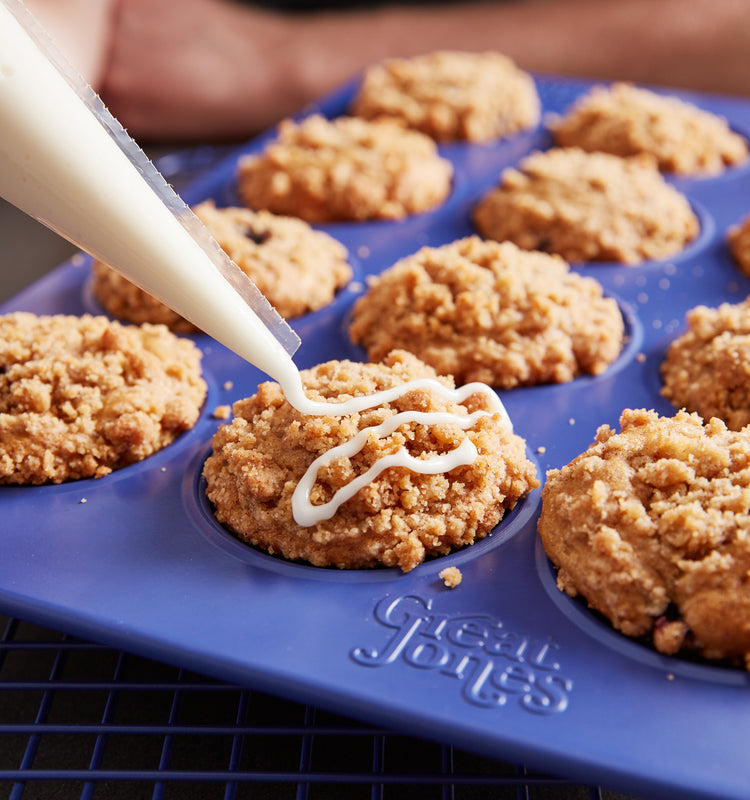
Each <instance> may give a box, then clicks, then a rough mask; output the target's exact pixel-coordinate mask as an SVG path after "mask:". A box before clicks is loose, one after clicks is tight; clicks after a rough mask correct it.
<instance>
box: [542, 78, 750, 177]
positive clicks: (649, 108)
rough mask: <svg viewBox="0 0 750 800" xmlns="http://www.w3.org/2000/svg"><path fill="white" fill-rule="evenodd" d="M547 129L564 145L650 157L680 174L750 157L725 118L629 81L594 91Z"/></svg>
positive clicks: (711, 170) (714, 170)
mask: <svg viewBox="0 0 750 800" xmlns="http://www.w3.org/2000/svg"><path fill="white" fill-rule="evenodd" d="M549 127H550V130H551V131H552V135H553V138H554V140H555V143H556V144H557V145H559V146H560V147H580V148H581V149H583V150H588V151H595V150H600V151H602V152H605V153H612V154H613V155H617V156H633V155H637V154H639V153H649V154H651V155H652V156H654V157H655V158H656V159H657V162H658V165H659V169H661V170H663V171H665V172H674V173H678V174H682V175H716V174H718V173H720V172H723V171H724V170H725V169H726V168H727V167H728V166H734V165H736V164H742V163H743V162H745V161H747V158H748V148H747V141H746V140H745V139H744V138H743V137H742V136H740V135H739V134H737V133H735V132H734V131H732V130H731V128H730V127H729V125H728V124H727V121H726V120H725V119H724V118H722V117H719V116H717V115H716V114H712V113H711V112H709V111H704V110H703V109H700V108H698V107H697V106H695V105H693V104H692V103H688V102H686V101H684V100H680V99H679V98H677V97H671V96H669V95H660V94H657V93H656V92H653V91H651V90H648V89H642V88H638V87H636V86H633V85H632V84H628V83H615V84H612V85H611V86H595V87H593V88H592V89H591V90H590V91H589V92H588V93H587V94H585V95H584V96H583V97H581V98H580V99H579V100H578V101H576V102H575V103H574V104H573V106H572V107H571V108H570V109H568V110H567V111H566V112H565V113H564V114H563V115H562V116H561V117H559V118H557V119H553V120H552V121H551V122H550V125H549Z"/></svg>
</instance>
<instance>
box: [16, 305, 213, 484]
mask: <svg viewBox="0 0 750 800" xmlns="http://www.w3.org/2000/svg"><path fill="white" fill-rule="evenodd" d="M200 360H201V353H200V351H199V350H198V348H197V347H196V346H195V345H194V344H193V343H192V342H190V341H189V340H186V339H180V338H178V337H177V336H175V335H174V334H172V333H170V332H169V331H168V330H167V328H165V327H164V326H163V325H144V326H142V327H136V326H124V325H121V324H120V323H119V322H112V321H110V320H108V319H107V318H106V317H92V316H88V315H86V316H83V317H73V316H63V315H58V316H51V317H44V316H42V317H38V316H36V315H34V314H29V313H15V314H8V315H6V316H3V317H0V441H2V443H3V447H2V451H0V483H19V484H26V483H30V484H41V483H60V482H62V481H69V480H76V479H79V478H92V477H95V478H98V477H101V476H102V475H106V474H107V473H109V472H112V470H115V469H119V468H120V467H124V466H126V465H127V464H132V463H133V462H136V461H141V460H142V459H144V458H147V457H148V456H150V455H151V454H153V453H155V452H157V451H158V450H161V449H162V448H163V447H165V446H166V445H168V444H169V443H170V442H172V441H174V440H175V439H176V438H177V436H179V435H180V434H181V433H182V432H183V431H186V430H188V429H189V428H191V427H192V426H193V425H194V424H195V422H196V421H197V419H198V416H199V413H200V409H201V405H202V404H203V401H204V399H205V396H206V384H205V382H204V381H203V378H202V377H201V370H200Z"/></svg>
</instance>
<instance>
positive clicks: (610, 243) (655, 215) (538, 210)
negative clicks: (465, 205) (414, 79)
mask: <svg viewBox="0 0 750 800" xmlns="http://www.w3.org/2000/svg"><path fill="white" fill-rule="evenodd" d="M474 224H475V225H476V227H477V230H478V231H479V232H480V233H481V234H482V235H484V236H486V237H488V238H490V239H497V240H498V241H503V240H506V239H507V240H510V241H512V242H515V243H516V244H517V245H518V246H519V247H522V248H524V249H525V250H542V251H545V252H549V253H557V254H558V255H561V256H562V257H563V258H564V259H565V260H566V261H574V262H580V261H619V262H621V263H623V264H638V263H640V262H641V261H644V260H646V259H659V258H667V257H669V256H672V255H674V254H676V253H678V252H680V250H682V249H683V248H684V247H685V246H686V245H687V244H689V243H690V242H691V241H692V240H693V239H694V238H695V237H696V236H697V235H698V231H699V224H698V219H697V217H696V216H695V214H694V213H693V211H692V209H691V208H690V204H689V203H688V201H687V199H686V198H685V197H684V196H683V195H682V194H680V193H679V192H678V191H677V190H676V189H675V188H674V187H672V186H670V185H669V184H667V183H666V182H665V181H664V179H663V177H662V176H661V174H660V173H659V171H658V169H657V168H656V163H655V161H654V159H653V158H652V157H650V156H646V155H642V156H634V157H632V158H628V159H625V158H620V157H619V156H613V155H609V154H608V153H586V152H585V151H583V150H581V149H579V148H575V147H572V148H553V149H552V150H548V151H547V152H539V153H532V154H531V155H530V156H527V157H526V158H525V159H523V160H522V161H521V163H520V164H519V166H518V168H509V169H506V170H504V171H503V173H502V175H501V182H500V185H499V186H498V187H497V188H495V189H492V190H490V191H489V192H488V193H487V194H486V195H485V196H484V198H482V200H481V201H480V202H479V204H478V205H477V206H476V208H475V209H474Z"/></svg>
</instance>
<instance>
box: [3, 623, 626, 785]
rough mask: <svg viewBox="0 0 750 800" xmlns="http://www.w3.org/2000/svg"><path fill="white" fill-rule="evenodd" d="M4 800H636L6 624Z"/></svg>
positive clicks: (38, 630)
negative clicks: (114, 799) (287, 799)
mask: <svg viewBox="0 0 750 800" xmlns="http://www.w3.org/2000/svg"><path fill="white" fill-rule="evenodd" d="M0 631H2V638H1V639H0V797H2V798H9V800H21V799H22V798H23V800H45V798H66V799H67V798H81V800H84V799H85V800H99V799H100V798H117V800H130V798H152V800H162V799H166V798H179V800H190V799H191V798H201V800H210V799H211V798H223V799H224V800H235V799H237V800H239V798H253V799H254V800H264V799H265V798H273V800H284V799H285V798H294V800H319V799H320V798H326V800H328V799H329V798H336V800H338V799H339V798H341V800H347V799H348V798H362V799H363V800H364V799H365V798H369V800H376V799H380V800H389V799H390V798H409V800H412V799H413V800H421V799H422V798H425V799H427V798H429V799H430V800H432V798H435V800H437V799H438V798H439V799H440V800H463V799H465V798H471V800H482V799H483V798H492V800H502V799H503V798H515V799H516V800H518V798H526V799H527V800H547V799H548V798H549V799H551V798H555V800H584V799H587V800H594V799H596V800H615V798H622V795H617V794H615V793H612V792H607V791H603V790H602V789H600V788H598V787H594V786H583V785H580V784H574V783H571V782H570V781H566V780H562V779H558V778H554V777H551V776H547V775H542V774H538V773H533V772H530V771H528V770H526V769H525V768H524V767H523V766H518V765H513V764H506V763H503V762H499V761H494V760H491V759H485V758H481V757H477V756H473V755H470V754H468V753H465V752H462V751H459V750H458V749H456V748H453V747H450V746H445V745H438V744H434V743H430V742H426V741H422V740H419V739H414V738H410V737H405V736H402V735H399V734H398V733H397V732H395V731H389V730H380V729H377V728H373V727H369V726H367V725H362V724H360V723H357V722H354V721H352V720H349V719H346V718H344V717H341V716H338V715H333V714H330V713H327V712H324V711H322V710H320V709H317V708H314V707H312V706H308V705H301V704H298V703H294V702H290V701H287V700H282V699H279V698H277V697H271V696H269V695H267V694H263V693H260V692H255V691H251V690H250V689H247V688H243V687H240V686H235V685H231V684H226V683H222V682H220V681H215V680H213V679H210V678H206V677H204V676H201V675H197V674H195V673H192V672H188V671H186V670H183V669H178V668H175V667H171V666H167V665H164V664H161V663H158V662H156V661H152V660H149V659H146V658H141V657H139V656H135V655H132V654H129V653H126V652H122V651H119V650H113V649H111V648H108V647H105V646H102V645H99V644H94V643H92V642H87V641H83V640H80V639H77V638H74V637H71V636H68V635H65V634H60V633H56V632H54V631H51V630H48V629H46V628H41V627H39V626H36V625H32V624H31V623H28V622H24V621H21V620H18V619H14V618H10V617H6V616H2V615H0Z"/></svg>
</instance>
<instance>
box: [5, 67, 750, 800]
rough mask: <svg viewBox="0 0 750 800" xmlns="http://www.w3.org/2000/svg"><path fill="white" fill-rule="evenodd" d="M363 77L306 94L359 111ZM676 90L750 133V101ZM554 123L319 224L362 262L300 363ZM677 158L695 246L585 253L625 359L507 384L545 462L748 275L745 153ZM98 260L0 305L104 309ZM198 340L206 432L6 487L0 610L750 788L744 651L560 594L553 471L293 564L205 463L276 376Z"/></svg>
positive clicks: (626, 775)
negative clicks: (219, 437) (334, 558)
mask: <svg viewBox="0 0 750 800" xmlns="http://www.w3.org/2000/svg"><path fill="white" fill-rule="evenodd" d="M589 86H590V84H588V83H585V82H569V81H562V80H558V79H554V78H539V79H538V87H539V91H540V95H541V97H542V102H543V106H544V110H545V111H562V110H563V109H564V108H565V107H567V105H568V104H569V103H570V102H572V100H573V99H574V98H575V97H576V96H578V95H579V94H581V93H582V92H584V91H585V90H586V89H588V88H589ZM353 88H354V87H353V85H352V86H347V87H345V88H344V89H342V90H341V91H340V92H337V93H336V94H334V95H332V96H331V97H329V98H326V99H325V101H323V102H321V104H319V105H316V106H314V107H311V108H309V109H306V110H305V112H304V113H309V112H311V111H319V110H322V111H323V112H324V113H326V114H328V115H329V116H335V115H337V114H340V113H345V110H346V107H347V103H348V102H349V100H350V98H351V94H352V92H353ZM672 94H678V93H677V92H672ZM679 94H680V96H682V97H683V98H685V99H689V100H691V101H692V102H695V103H696V104H698V105H700V106H702V107H704V108H707V109H708V110H711V111H714V112H716V113H719V114H722V115H723V116H726V117H727V118H728V119H729V120H730V122H731V123H732V125H733V126H734V127H735V128H736V129H737V130H738V131H740V132H742V133H746V132H747V131H750V103H748V102H745V101H739V100H733V99H728V98H721V97H714V96H706V95H687V94H685V93H679ZM272 136H273V131H270V132H269V133H268V134H267V135H265V136H263V137H260V138H259V139H257V140H255V141H253V142H252V143H250V144H248V145H247V147H245V148H242V152H243V153H244V152H250V151H255V150H258V149H260V148H261V147H262V146H263V144H264V142H265V141H267V140H268V139H269V138H271V137H272ZM549 145H550V138H549V135H548V133H547V132H546V131H545V129H544V127H543V126H541V127H540V128H538V129H537V130H535V131H532V132H529V133H524V134H520V135H516V136H513V137H512V138H510V139H507V140H502V141H498V142H494V143H491V144H487V145H466V144H454V145H447V146H443V147H442V148H441V151H442V153H443V154H444V155H445V156H446V157H448V158H450V159H451V160H452V161H453V163H454V165H455V170H456V172H455V185H454V190H453V192H452V195H451V197H450V198H449V199H448V201H447V202H446V203H445V204H444V205H443V206H442V207H440V208H439V209H438V210H436V211H434V212H433V213H429V214H424V215H420V216H416V217H412V218H409V219H406V220H404V221H402V222H396V223H394V222H377V223H367V224H362V223H357V224H337V225H328V226H325V230H327V231H328V232H329V233H331V234H332V235H333V236H335V237H336V238H338V239H340V240H341V241H342V242H343V243H344V244H345V245H346V246H347V247H348V248H349V251H350V254H351V260H352V264H353V267H354V271H355V276H354V280H353V281H352V283H351V284H350V285H349V286H348V287H347V288H345V289H344V290H342V292H341V293H340V294H339V295H338V296H337V298H336V299H335V300H334V302H333V303H332V304H331V305H330V306H329V307H327V308H326V309H324V310H322V311H320V312H316V313H314V314H311V315H308V316H306V317H303V318H301V319H299V320H297V321H295V322H294V323H293V327H294V328H295V330H296V331H297V332H298V334H299V335H300V337H301V338H302V346H301V347H300V350H299V351H298V353H297V355H296V357H295V362H296V363H297V365H298V366H299V367H301V368H303V367H307V366H311V365H313V364H315V363H318V362H320V361H324V360H328V359H330V358H355V359H362V358H364V356H363V353H362V352H361V351H359V350H358V348H356V347H354V346H353V345H351V343H349V341H348V338H347V334H346V328H347V319H348V314H349V312H350V309H351V305H352V303H353V301H354V299H355V298H356V296H358V294H360V293H361V292H362V291H363V290H364V279H365V277H366V276H367V275H368V274H372V273H377V272H379V271H381V270H382V269H384V268H386V267H388V266H390V265H391V264H392V263H393V262H394V261H395V260H396V259H397V258H399V257H401V256H404V255H407V254H409V253H412V252H414V251H415V250H417V249H418V248H419V247H420V246H422V245H425V244H432V245H437V244H442V243H445V242H449V241H452V240H454V239H456V238H459V237H462V236H465V235H469V234H471V233H473V230H472V227H471V223H470V213H471V209H472V208H473V206H474V204H475V203H476V202H477V200H478V199H479V198H480V197H481V196H482V195H483V193H484V192H485V191H486V190H487V189H488V188H490V187H491V186H494V185H495V184H496V183H497V181H498V177H499V173H500V171H501V169H502V168H503V167H505V166H508V165H512V164H514V163H516V162H517V161H518V160H519V159H520V158H521V157H522V156H523V155H525V154H527V153H528V152H530V151H532V150H534V149H541V148H545V147H548V146H549ZM239 155H240V153H239V152H238V153H234V154H232V155H230V156H229V157H227V158H226V159H225V160H223V161H222V162H221V163H220V164H219V165H218V166H216V167H215V168H213V169H211V170H210V172H209V173H207V174H206V175H204V176H202V177H201V178H199V179H197V180H195V181H194V182H192V183H191V184H190V186H189V187H188V188H187V189H186V190H185V191H184V192H183V197H184V199H185V200H186V201H187V202H188V203H195V202H198V201H200V200H203V199H206V198H208V197H212V198H214V199H216V201H217V203H218V204H219V205H228V204H234V203H238V199H237V195H236V192H235V188H234V171H235V165H236V160H237V158H238V157H239ZM670 180H672V182H673V183H674V184H675V185H677V186H678V188H679V189H680V190H681V191H683V192H684V193H685V194H686V195H687V196H688V198H689V199H690V201H691V202H692V203H693V205H694V208H695V209H696V211H697V213H698V214H699V217H700V220H701V226H702V230H701V234H700V236H699V237H698V239H697V240H696V241H695V242H694V243H693V244H691V245H690V247H688V248H687V249H686V250H685V251H684V252H683V253H681V254H680V255H679V256H678V257H676V258H674V259H670V260H669V261H665V262H649V263H645V264H643V265H640V266H637V267H624V266H619V265H616V264H590V265H574V268H575V269H581V270H582V271H584V272H585V273H586V274H588V275H592V276H594V277H596V278H597V279H598V280H599V281H600V282H601V283H602V285H603V286H604V289H605V291H606V293H607V294H609V295H611V296H614V297H615V298H616V299H617V300H618V301H619V303H620V307H621V309H622V312H623V315H624V317H625V320H626V324H627V327H628V334H629V338H628V342H627V344H626V346H625V348H624V350H623V352H622V353H621V355H620V357H619V359H618V360H617V362H616V363H615V364H614V365H613V366H612V367H611V368H610V369H609V370H608V371H607V372H606V373H605V374H603V375H601V376H599V377H596V378H582V379H578V380H576V381H574V382H572V383H570V384H566V385H561V386H540V387H533V388H528V389H520V390H514V391H510V392H504V393H503V394H502V400H503V402H504V403H505V405H506V407H507V409H508V412H509V413H510V416H511V418H512V420H513V422H514V426H515V430H516V432H517V433H519V434H520V435H521V436H523V437H524V438H525V439H526V441H527V444H528V452H529V455H530V457H531V458H532V459H533V460H535V462H536V464H537V467H538V470H539V474H540V476H541V477H543V476H544V472H545V470H546V469H547V468H549V467H558V466H561V465H563V464H565V463H566V462H568V461H569V460H571V459H572V458H573V457H574V456H576V455H577V454H578V453H580V452H581V451H582V450H583V449H585V448H586V447H587V446H588V445H589V444H590V442H591V441H592V439H593V436H594V433H595V431H596V428H597V427H598V426H599V425H601V424H603V423H609V424H610V425H612V426H614V427H617V425H618V418H619V415H620V412H621V411H622V409H624V408H627V407H648V408H655V409H657V410H658V411H660V412H662V413H664V414H672V413H673V412H674V409H673V408H672V407H671V406H670V405H669V403H668V402H667V401H665V400H664V399H663V398H661V397H660V396H659V389H660V380H659V365H660V363H661V360H662V358H663V355H664V351H665V348H666V347H667V345H668V344H669V342H670V341H671V340H672V339H673V338H674V337H675V336H677V335H679V333H680V332H681V331H682V330H683V326H684V316H685V312H686V311H687V310H688V309H690V308H692V307H693V306H694V305H697V304H699V303H705V304H707V305H717V304H718V303H720V302H722V301H731V302H737V301H739V300H740V299H742V298H744V297H745V296H746V295H747V293H748V289H749V287H750V283H749V282H748V280H747V279H746V278H744V277H743V276H742V275H741V274H740V273H739V271H738V270H737V268H736V266H735V265H734V263H733V262H732V260H731V258H730V256H729V253H728V250H727V248H726V244H725V234H726V230H727V228H728V227H729V226H730V225H732V224H735V223H737V222H738V221H740V219H741V218H742V217H743V216H744V215H745V214H746V213H747V212H750V168H748V167H747V166H743V167H740V168H736V169H731V170H729V171H728V172H727V173H725V174H724V175H722V176H720V177H715V178H702V179H684V178H683V179H677V178H674V179H670ZM89 268H90V260H89V259H88V257H84V256H77V257H75V258H74V259H72V260H71V261H69V262H66V263H65V264H63V265H61V266H60V267H58V268H57V269H56V270H54V271H53V272H52V273H50V274H49V275H48V276H47V277H45V278H44V279H42V280H40V281H39V282H38V283H36V284H35V285H33V286H32V287H30V288H29V289H27V290H26V291H24V292H22V293H21V294H20V295H18V296H17V297H15V298H14V299H13V300H11V301H10V302H8V303H6V304H5V305H4V306H3V307H2V309H1V310H2V311H3V312H4V313H7V312H8V311H11V310H29V311H34V312H37V313H40V314H51V313H73V314H79V313H83V312H94V313H100V309H99V308H98V307H97V305H96V303H95V301H94V300H93V299H92V297H91V295H90V292H89V288H88V279H89ZM194 339H195V341H196V342H197V343H198V345H199V346H200V347H201V349H202V351H203V353H204V370H205V377H206V380H207V381H208V384H209V395H208V399H207V402H206V406H205V408H204V410H203V414H202V417H201V419H200V421H199V423H198V424H197V425H196V427H195V428H194V429H193V430H191V431H190V432H188V433H187V434H185V435H184V436H182V437H181V438H180V439H179V440H178V441H177V442H175V443H174V444H172V445H171V446H169V447H168V448H166V449H165V450H163V451H162V452H160V453H159V454H157V455H155V456H153V457H151V458H150V459H148V461H146V462H143V463H140V464H137V465H134V466H131V467H128V468H126V469H123V470H121V471H119V472H116V473H113V474H111V475H109V476H107V477H105V478H103V479H100V480H96V481H93V480H90V481H80V482H77V483H69V484H63V485H60V486H42V487H22V488H19V487H0V519H2V542H3V544H2V554H3V557H2V559H0V610H2V611H3V612H5V613H8V614H13V615H15V616H19V617H22V618H25V619H28V620H30V621H33V622H38V623H39V624H43V625H47V626H49V627H54V628H57V629H61V630H65V631H68V632H71V633H73V634H76V635H79V636H83V637H86V638H89V639H93V640H97V641H101V642H103V643H105V644H109V645H113V646H116V647H119V648H123V649H127V650H130V651H133V652H136V653H140V654H143V655H146V656H148V657H151V658H155V659H159V660H162V661H165V662H169V663H173V664H178V665H183V666H185V667H188V668H190V669H193V670H197V671H200V672H204V673H206V674H209V675H213V676H216V677H219V678H222V679H224V680H229V681H236V682H237V683H240V684H246V685H249V686H251V687H254V688H257V689H259V690H263V691H267V692H271V693H275V694H278V695H281V696H285V697H289V698H291V699H295V700H298V701H302V702H312V703H315V704H317V705H319V706H322V707H327V708H330V709H332V710H334V711H338V712H341V713H345V714H347V715H349V716H353V717H359V718H362V719H365V720H368V721H371V722H374V723H377V724H382V725H387V726H392V727H394V728H396V729H399V730H403V731H404V732H407V733H411V734H415V735H419V736H422V737H426V738H432V739H436V740H440V741H445V742H450V743H452V744H455V745H457V746H459V747H463V748H465V749H467V750H472V751H475V752H477V753H480V754H483V755H488V756H495V757H498V758H502V759H505V760H511V761H524V762H525V763H527V764H528V765H530V766H533V767H536V768H538V769H541V770H545V771H547V772H551V773H557V774H561V775H566V776H570V777H571V778H578V779H583V780H585V781H587V782H592V783H594V782H595V783H601V784H604V785H606V786H609V787H612V788H618V789H620V790H622V791H625V792H629V793H632V794H639V795H642V796H648V797H663V798H672V797H675V796H679V797H684V798H698V797H706V798H707V797H711V798H736V799H737V800H740V798H745V797H746V796H747V786H746V784H747V780H746V779H747V777H748V766H747V744H746V742H747V740H748V736H749V735H750V686H749V685H748V684H749V683H750V679H749V678H748V675H747V673H745V672H743V671H740V670H731V669H725V668H721V667H715V666H705V665H702V664H696V663H690V662H687V661H682V660H679V659H675V658H668V657H664V656H661V655H659V654H657V653H656V652H654V651H653V650H651V649H649V648H647V647H645V646H643V645H641V644H639V643H637V642H634V641H630V640H628V639H626V638H624V637H623V636H621V635H620V634H618V633H616V632H615V631H613V630H612V629H611V628H610V627H609V626H608V625H606V624H605V623H603V622H601V621H600V620H599V619H598V618H596V617H594V616H593V615H592V614H591V613H590V612H589V611H588V610H587V609H586V608H585V606H584V605H582V604H580V603H578V602H576V601H574V600H571V599H570V598H568V597H566V596H564V595H562V594H561V593H560V592H559V591H558V590H557V588H556V586H555V577H554V573H553V570H552V569H551V567H550V565H549V563H548V561H547V559H546V557H545V555H544V553H543V552H542V550H541V547H540V546H539V544H538V541H537V536H536V518H537V514H538V511H539V502H540V499H539V491H535V492H534V493H532V494H531V495H530V496H529V497H527V498H526V499H525V500H524V501H523V502H522V503H521V504H520V505H519V506H518V507H517V508H516V509H515V510H514V511H513V512H512V513H511V514H510V515H508V516H507V517H506V519H505V520H504V521H503V522H502V523H501V525H500V526H499V527H498V528H497V530H496V531H495V532H494V533H493V534H492V535H491V536H490V537H488V538H487V539H485V540H483V541H481V542H479V543H477V544H476V545H474V546H472V547H470V548H468V549H466V550H464V551H462V552H457V553H455V554H452V555H450V556H447V557H445V558H441V559H437V560H434V561H431V562H429V563H426V564H424V565H422V566H420V567H418V568H416V569H415V570H413V571H412V572H410V573H408V574H406V575H403V574H401V573H400V572H398V571H396V570H387V569H383V570H374V571H365V572H355V571H336V570H321V569H317V568H314V567H308V566H304V565H300V564H291V563H287V562H284V561H281V560H279V559H276V558H273V557H271V556H268V555H266V554H263V553H260V552H256V551H255V550H253V549H251V548H249V547H247V546H246V545H244V544H242V543H240V542H239V541H238V540H236V539H234V538H233V537H232V536H231V535H230V534H229V533H228V532H227V531H225V530H224V529H223V528H222V527H221V526H220V525H218V524H217V523H216V521H215V520H214V518H213V515H212V512H211V508H210V506H209V504H208V502H207V501H206V499H205V497H204V491H203V485H202V479H201V468H202V464H203V461H204V459H205V458H206V455H207V453H208V451H209V448H210V439H211V436H212V434H213V432H214V431H215V430H216V428H217V426H218V425H219V424H222V423H220V422H219V421H217V420H216V419H214V418H213V416H212V412H213V410H214V408H215V407H216V406H218V405H222V404H226V403H231V402H233V401H234V400H236V399H239V398H241V397H245V396H248V395H250V394H253V393H254V392H255V390H256V387H257V385H258V382H259V381H261V380H264V379H265V377H264V376H263V375H262V374H261V373H260V372H258V371H257V370H255V369H254V368H252V367H250V366H249V365H247V364H246V363H245V362H243V361H241V360H240V359H239V358H238V357H237V356H235V355H233V354H232V353H230V352H229V351H228V350H226V349H225V348H223V347H222V346H220V345H218V344H216V343H215V342H213V341H212V340H210V339H209V338H208V337H206V336H204V335H197V336H195V337H194ZM84 501H85V502H84ZM450 565H455V566H458V567H459V568H460V569H461V572H462V573H463V582H462V583H461V585H460V586H459V587H458V588H456V589H454V590H448V589H446V588H445V587H444V585H443V583H442V581H441V580H440V578H439V576H438V573H439V571H440V570H442V569H443V568H444V567H446V566H450Z"/></svg>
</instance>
